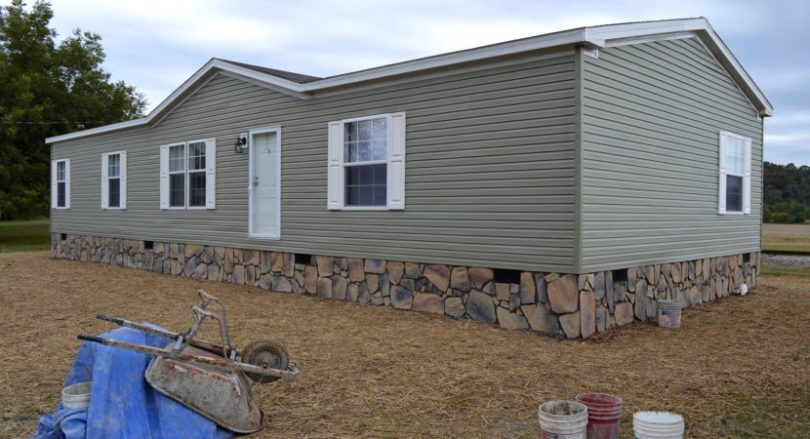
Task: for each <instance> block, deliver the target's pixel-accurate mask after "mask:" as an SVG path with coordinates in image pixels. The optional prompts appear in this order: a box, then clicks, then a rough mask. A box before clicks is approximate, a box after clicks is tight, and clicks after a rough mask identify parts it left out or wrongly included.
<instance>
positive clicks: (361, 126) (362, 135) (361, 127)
mask: <svg viewBox="0 0 810 439" xmlns="http://www.w3.org/2000/svg"><path fill="white" fill-rule="evenodd" d="M357 134H358V138H359V139H360V140H371V121H370V120H361V121H359V122H357Z"/></svg>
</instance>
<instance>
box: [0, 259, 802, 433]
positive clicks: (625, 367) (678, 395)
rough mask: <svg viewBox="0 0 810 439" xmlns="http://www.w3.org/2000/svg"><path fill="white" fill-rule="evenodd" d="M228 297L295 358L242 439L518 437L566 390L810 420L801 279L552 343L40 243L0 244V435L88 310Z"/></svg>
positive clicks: (183, 306)
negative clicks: (41, 247)
mask: <svg viewBox="0 0 810 439" xmlns="http://www.w3.org/2000/svg"><path fill="white" fill-rule="evenodd" d="M198 288H205V289H206V290H208V291H209V292H210V293H212V294H215V295H217V296H219V297H220V298H221V299H223V300H224V301H225V303H226V305H227V306H228V309H229V312H230V320H231V333H232V336H233V337H234V338H235V340H236V341H237V343H239V344H241V345H244V344H245V343H247V342H248V341H250V340H252V339H253V338H255V337H258V336H262V335H270V336H273V337H275V338H277V339H278V340H280V341H282V342H283V343H285V345H286V346H287V347H288V349H289V351H290V353H291V355H292V357H293V358H294V359H295V360H296V361H297V362H298V364H299V365H300V367H301V371H302V372H301V378H300V380H299V381H298V382H297V383H296V384H295V385H292V386H290V385H287V384H282V383H274V384H267V385H264V386H261V387H256V388H255V394H256V397H257V398H258V399H259V401H260V403H261V405H262V406H263V408H264V409H265V411H266V412H267V413H268V414H269V415H270V417H271V422H270V425H269V427H268V428H267V429H266V430H265V431H264V432H262V433H260V434H257V435H256V437H284V438H303V437H307V438H317V437H361V438H362V437H367V438H372V437H374V438H377V437H526V438H529V437H535V435H536V417H537V414H536V411H537V406H538V405H539V404H540V403H541V402H544V401H547V400H550V399H558V398H570V397H573V396H574V395H575V394H576V393H578V392H580V391H584V390H591V391H604V392H610V393H615V394H618V395H620V396H621V397H622V398H624V401H625V416H624V419H623V431H624V436H625V437H630V435H631V431H632V427H631V414H632V412H633V411H636V410H641V409H659V410H674V411H676V412H679V413H682V414H683V415H684V416H685V418H686V420H687V428H688V436H689V437H760V436H769V437H800V436H802V435H803V434H804V433H802V432H807V431H810V408H809V407H810V336H809V335H808V331H809V330H810V279H807V278H795V277H794V278H788V277H785V278H775V277H771V278H766V279H764V282H763V286H761V287H760V288H758V289H757V290H755V291H754V292H752V293H751V294H750V295H749V296H747V297H745V298H740V297H733V298H730V299H726V300H723V301H721V302H720V303H717V304H711V305H707V306H702V307H698V308H696V309H691V310H688V311H686V312H685V315H684V318H683V328H682V329H681V330H676V331H673V330H664V329H659V328H657V327H655V326H653V325H635V326H632V327H628V328H623V329H621V330H618V331H614V332H611V333H608V334H607V335H603V336H601V337H598V338H596V339H593V340H590V341H586V342H581V341H562V342H561V341H556V340H553V339H550V338H547V337H544V336H538V335H535V334H531V333H528V332H520V331H518V332H511V331H504V330H501V329H497V328H495V327H492V326H490V325H485V324H478V323H475V322H470V321H458V320H451V319H448V318H442V317H437V316H431V315H422V314H417V313H410V312H399V311H396V310H393V309H388V308H374V307H368V306H360V305H353V304H345V303H337V302H330V301H318V300H315V299H312V298H307V297H299V296H295V295H292V294H268V293H267V292H265V291H262V290H260V289H257V288H247V287H239V286H232V285H226V284H220V283H207V282H196V281H192V280H187V279H181V278H176V277H171V276H165V275H159V274H153V273H147V272H141V271H138V270H132V269H123V268H118V267H111V266H105V265H98V264H90V263H80V262H72V261H63V260H50V259H48V256H47V254H46V253H18V254H9V255H0V334H2V335H0V352H2V353H3V358H2V363H0V438H4V437H15V438H16V437H20V436H25V435H28V434H30V433H32V432H33V431H34V429H35V427H36V422H37V418H38V416H39V415H41V414H42V413H46V412H49V411H51V410H52V409H53V408H54V406H55V405H56V403H57V401H58V398H59V391H60V389H61V386H62V381H63V379H64V377H65V375H66V373H67V371H68V369H69V368H70V365H71V362H72V360H73V357H74V355H75V353H76V351H77V349H78V347H79V341H78V340H76V338H75V335H76V334H78V333H80V332H86V333H90V334H93V333H99V332H102V331H105V330H108V329H110V328H111V326H110V325H109V324H106V323H104V322H101V321H98V320H95V318H94V316H95V314H96V313H97V312H104V313H108V314H111V315H117V316H121V317H126V318H129V319H131V320H135V321H152V322H155V323H158V324H161V325H163V326H165V327H168V328H171V329H176V330H179V329H182V328H185V327H187V326H188V325H189V324H190V310H189V307H190V305H191V304H192V303H194V302H195V300H196V297H195V291H196V290H197V289H198Z"/></svg>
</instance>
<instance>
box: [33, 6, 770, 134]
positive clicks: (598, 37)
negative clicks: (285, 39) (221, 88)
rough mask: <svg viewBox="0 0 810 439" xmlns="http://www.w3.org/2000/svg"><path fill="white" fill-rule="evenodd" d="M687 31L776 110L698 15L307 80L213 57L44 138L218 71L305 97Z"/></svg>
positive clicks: (168, 103) (762, 108) (169, 102)
mask: <svg viewBox="0 0 810 439" xmlns="http://www.w3.org/2000/svg"><path fill="white" fill-rule="evenodd" d="M688 33H692V34H694V35H696V36H698V37H699V38H700V39H701V40H702V41H703V42H704V43H705V44H706V45H707V46H708V47H709V50H710V51H711V52H712V53H713V54H714V55H715V57H716V58H717V59H718V61H719V62H720V64H721V65H722V66H723V67H724V68H725V69H726V70H727V71H728V72H729V74H730V75H731V76H732V78H734V80H735V81H736V82H737V83H738V84H739V85H740V87H741V89H742V90H743V92H744V93H745V94H746V95H748V97H749V99H750V100H751V101H752V102H753V103H754V106H755V107H756V108H757V109H758V112H759V114H760V116H771V115H772V114H773V107H772V106H771V104H770V102H768V99H767V98H766V97H765V95H764V94H763V93H762V91H761V90H760V89H759V88H758V87H757V85H756V83H754V81H753V79H751V77H750V76H749V75H748V73H747V72H746V71H745V69H744V68H743V67H742V65H741V64H740V63H739V61H737V59H736V58H735V57H734V55H733V54H732V53H731V50H729V48H728V47H727V46H726V45H725V43H724V42H723V40H722V39H721V38H720V37H719V36H718V35H717V33H716V32H715V31H714V29H713V28H712V26H711V24H709V22H708V20H706V19H705V18H703V17H699V18H685V19H674V20H659V21H646V22H635V23H621V24H611V25H604V26H593V27H582V28H578V29H571V30H566V31H561V32H554V33H550V34H544V35H538V36H534V37H529V38H523V39H520V40H514V41H507V42H504V43H498V44H492V45H489V46H483V47H478V48H474V49H468V50H461V51H458V52H451V53H445V54H442V55H435V56H430V57H426V58H419V59H415V60H411V61H405V62H400V63H396V64H390V65H386V66H381V67H375V68H371V69H366V70H360V71H356V72H352V73H346V74H342V75H336V76H331V77H327V78H322V79H318V80H315V81H312V82H308V83H304V84H300V83H297V82H294V81H290V80H288V79H285V78H281V77H279V76H275V75H271V74H268V73H264V72H259V71H256V70H253V69H249V68H247V67H242V66H239V65H236V64H232V63H229V62H227V61H224V60H221V59H217V58H212V59H211V60H209V61H208V62H207V63H205V65H203V66H202V67H201V68H200V69H199V70H197V71H196V72H195V73H194V74H193V75H192V76H191V77H190V78H188V79H187V80H186V81H185V82H183V84H182V85H181V86H180V87H178V88H177V89H176V90H175V91H174V92H172V94H170V95H169V96H168V97H167V98H166V99H165V100H164V101H163V102H161V103H160V105H158V106H157V107H156V108H155V109H154V110H152V112H150V113H149V115H148V116H146V117H143V118H140V119H136V120H131V121H127V122H120V123H116V124H112V125H106V126H103V127H98V128H91V129H89V130H83V131H77V132H74V133H68V134H62V135H59V136H53V137H48V138H47V139H45V142H46V143H59V142H65V141H68V140H73V139H79V138H83V137H87V136H92V135H96V134H101V133H106V132H110V131H117V130H122V129H127V128H133V127H138V126H143V125H149V124H151V123H153V122H155V121H157V120H159V119H160V118H161V117H162V115H163V114H164V113H165V112H166V111H168V110H169V109H171V107H173V106H174V104H176V103H177V102H180V101H181V100H182V99H185V97H186V96H187V94H188V93H190V92H191V91H192V90H194V89H196V88H197V87H198V86H199V84H198V83H199V82H200V81H205V80H208V79H210V77H211V76H212V75H213V74H214V73H216V72H217V71H220V72H223V73H229V74H232V75H237V76H240V77H243V78H246V79H250V80H252V81H257V82H258V83H262V84H266V85H267V86H268V87H274V88H275V89H282V90H286V91H287V93H288V94H292V95H293V96H297V97H299V98H302V99H304V98H306V97H307V96H310V95H311V93H313V92H318V91H321V90H325V89H330V88H334V87H341V86H346V85H351V84H356V83H360V82H365V81H371V80H378V79H383V78H388V77H393V76H398V75H405V74H409V73H414V72H420V71H423V70H430V69H436V68H440V67H447V66H452V65H456V64H462V63H469V62H474V61H481V60H485V59H490V58H498V57H503V56H507V55H514V54H518V53H525V52H531V51H539V50H545V49H552V48H566V47H571V46H574V45H585V46H586V49H598V48H604V47H609V46H610V45H612V44H613V45H615V44H623V43H625V42H627V44H635V43H637V42H648V41H658V40H661V39H671V38H674V37H678V38H680V37H681V36H682V35H686V34H688ZM628 41H629V42H628Z"/></svg>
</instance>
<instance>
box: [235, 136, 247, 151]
mask: <svg viewBox="0 0 810 439" xmlns="http://www.w3.org/2000/svg"><path fill="white" fill-rule="evenodd" d="M246 148H247V136H246V135H245V134H240V135H239V136H237V137H236V142H234V144H233V152H235V153H237V154H242V153H243V152H245V149H246Z"/></svg>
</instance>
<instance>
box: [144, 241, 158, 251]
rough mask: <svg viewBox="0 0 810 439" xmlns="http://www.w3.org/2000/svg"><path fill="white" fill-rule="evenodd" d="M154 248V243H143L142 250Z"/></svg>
mask: <svg viewBox="0 0 810 439" xmlns="http://www.w3.org/2000/svg"><path fill="white" fill-rule="evenodd" d="M154 247H155V241H144V242H143V248H144V249H146V250H152V248H154Z"/></svg>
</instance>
